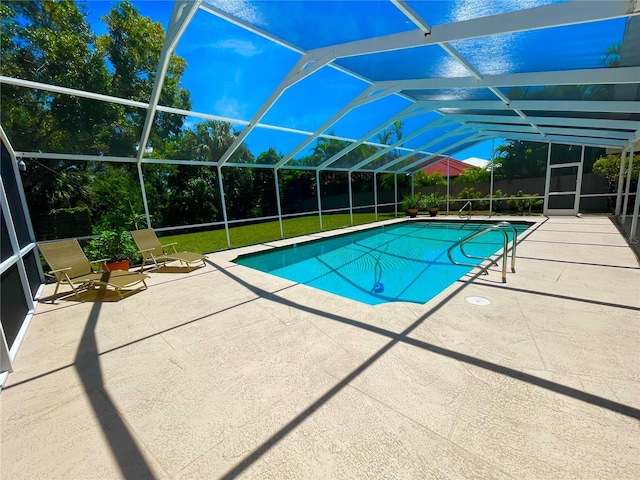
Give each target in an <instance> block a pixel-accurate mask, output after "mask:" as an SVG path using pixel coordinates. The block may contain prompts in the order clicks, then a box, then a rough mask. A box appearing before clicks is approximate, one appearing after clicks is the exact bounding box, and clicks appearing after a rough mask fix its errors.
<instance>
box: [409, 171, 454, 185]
mask: <svg viewBox="0 0 640 480" xmlns="http://www.w3.org/2000/svg"><path fill="white" fill-rule="evenodd" d="M413 181H414V185H416V186H417V187H431V186H434V185H446V184H447V179H446V178H444V176H443V175H442V173H440V172H433V173H431V174H427V173H426V172H425V171H424V170H420V171H418V172H416V173H415V174H414V176H413Z"/></svg>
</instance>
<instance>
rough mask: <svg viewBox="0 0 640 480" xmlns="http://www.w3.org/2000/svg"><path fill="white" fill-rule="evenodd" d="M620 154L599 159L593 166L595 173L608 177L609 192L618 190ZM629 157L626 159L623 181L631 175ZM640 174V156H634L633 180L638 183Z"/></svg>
mask: <svg viewBox="0 0 640 480" xmlns="http://www.w3.org/2000/svg"><path fill="white" fill-rule="evenodd" d="M620 158H621V157H620V154H610V155H606V156H603V157H600V158H598V160H596V162H595V163H594V164H593V171H594V172H595V173H599V174H601V175H604V176H606V177H607V182H608V183H609V191H610V192H615V191H617V190H618V179H619V177H620ZM628 162H629V157H628V156H627V157H626V162H625V166H624V172H623V174H622V178H623V179H625V180H626V179H627V176H628V174H629V163H628ZM639 174H640V154H637V155H634V156H633V167H632V169H631V180H635V181H637V178H638V175H639Z"/></svg>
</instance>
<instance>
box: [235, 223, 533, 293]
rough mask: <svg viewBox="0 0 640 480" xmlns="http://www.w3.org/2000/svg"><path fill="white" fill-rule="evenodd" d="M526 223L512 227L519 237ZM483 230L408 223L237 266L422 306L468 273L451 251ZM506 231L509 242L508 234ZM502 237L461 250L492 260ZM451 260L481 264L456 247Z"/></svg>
mask: <svg viewBox="0 0 640 480" xmlns="http://www.w3.org/2000/svg"><path fill="white" fill-rule="evenodd" d="M530 225H531V224H525V223H519V224H514V226H515V227H516V229H517V231H518V234H520V233H521V232H523V231H524V230H526V229H527V228H529V226H530ZM486 227H487V224H486V223H472V222H470V223H467V222H465V223H462V222H440V221H439V222H406V223H401V224H395V225H390V226H384V227H379V228H374V229H371V230H365V231H362V232H357V233H351V234H347V235H341V236H338V237H333V238H327V239H322V240H318V241H313V242H308V243H304V244H300V245H297V246H291V247H285V248H276V249H273V250H269V251H267V252H262V253H257V254H251V255H245V256H241V257H239V258H238V259H236V261H235V262H236V263H238V264H240V265H244V266H246V267H251V268H254V269H256V270H260V271H263V272H267V273H270V274H272V275H276V276H278V277H282V278H286V279H288V280H292V281H294V282H298V283H303V284H305V285H309V286H311V287H315V288H319V289H321V290H325V291H327V292H331V293H334V294H336V295H341V296H343V297H347V298H351V299H353V300H357V301H360V302H363V303H367V304H369V305H377V304H380V303H385V302H398V301H401V302H414V303H425V302H427V301H429V300H430V299H431V298H433V297H434V296H436V295H437V294H438V293H440V292H441V291H442V290H444V289H445V288H447V287H448V286H449V285H451V284H452V283H453V282H455V281H456V280H458V279H459V278H460V277H462V276H463V275H465V274H466V273H468V272H469V271H470V270H471V267H465V266H459V265H454V264H452V263H451V262H450V261H449V258H448V257H447V250H448V249H449V247H450V246H451V245H453V244H454V243H455V242H457V241H458V240H461V239H462V238H465V237H467V236H469V235H470V234H472V233H473V232H474V231H478V230H482V229H484V228H486ZM505 230H506V231H507V233H508V234H509V241H511V239H512V237H513V232H512V230H511V229H510V228H507V229H505ZM503 239H504V237H503V235H502V233H500V232H498V231H492V232H488V233H486V234H484V235H481V236H480V237H479V238H478V239H475V240H472V241H471V242H469V243H467V244H466V245H465V252H466V253H467V254H469V255H474V256H484V257H488V256H491V255H493V254H495V253H496V252H497V251H498V250H500V249H501V248H502V245H503ZM453 258H454V259H455V260H459V261H463V262H465V263H480V262H481V260H469V259H468V258H465V257H463V256H462V255H461V254H460V252H459V249H454V252H453ZM500 265H501V264H500ZM497 275H499V273H498V274H497ZM498 278H499V277H498Z"/></svg>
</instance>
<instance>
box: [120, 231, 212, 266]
mask: <svg viewBox="0 0 640 480" xmlns="http://www.w3.org/2000/svg"><path fill="white" fill-rule="evenodd" d="M131 236H132V237H133V240H134V242H136V245H137V246H138V250H140V254H141V255H142V266H141V267H140V271H142V270H143V269H144V265H145V263H146V262H147V260H150V261H152V262H153V263H154V265H155V266H156V268H158V267H159V264H162V265H166V263H167V262H169V261H172V260H178V261H179V262H181V263H184V264H185V265H186V266H187V268H188V269H189V271H191V264H192V263H199V262H202V266H205V265H206V263H205V261H204V255H202V254H200V253H193V252H178V251H177V250H176V245H177V243H175V242H174V243H168V244H166V245H161V244H160V241H159V240H158V237H157V236H156V232H154V231H153V230H152V229H150V228H148V229H146V230H134V231H132V232H131ZM167 250H172V251H167Z"/></svg>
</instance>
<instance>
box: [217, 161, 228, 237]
mask: <svg viewBox="0 0 640 480" xmlns="http://www.w3.org/2000/svg"><path fill="white" fill-rule="evenodd" d="M218 186H219V188H220V200H221V201H222V218H223V219H224V231H225V233H226V234H227V248H231V237H229V221H228V220H227V202H225V200H224V183H223V182H222V166H220V165H218Z"/></svg>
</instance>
